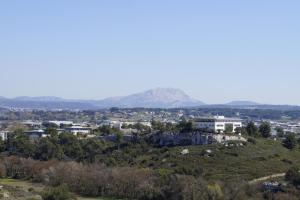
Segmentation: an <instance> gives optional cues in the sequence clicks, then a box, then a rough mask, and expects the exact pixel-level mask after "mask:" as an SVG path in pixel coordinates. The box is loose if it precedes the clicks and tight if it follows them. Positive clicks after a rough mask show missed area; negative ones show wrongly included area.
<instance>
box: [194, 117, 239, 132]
mask: <svg viewBox="0 0 300 200" xmlns="http://www.w3.org/2000/svg"><path fill="white" fill-rule="evenodd" d="M195 124H196V127H197V128H198V129H203V130H207V131H212V132H216V133H223V132H225V131H230V132H232V133H233V132H235V131H236V130H237V128H242V120H241V119H236V118H225V117H224V116H215V117H212V118H198V119H195Z"/></svg>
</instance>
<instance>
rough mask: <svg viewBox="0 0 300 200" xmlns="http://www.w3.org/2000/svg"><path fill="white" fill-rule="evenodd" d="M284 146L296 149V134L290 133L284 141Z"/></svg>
mask: <svg viewBox="0 0 300 200" xmlns="http://www.w3.org/2000/svg"><path fill="white" fill-rule="evenodd" d="M282 144H283V146H284V147H286V148H288V149H294V148H295V147H296V146H297V140H296V137H295V135H294V134H288V135H287V136H286V138H285V139H284V140H283V142H282Z"/></svg>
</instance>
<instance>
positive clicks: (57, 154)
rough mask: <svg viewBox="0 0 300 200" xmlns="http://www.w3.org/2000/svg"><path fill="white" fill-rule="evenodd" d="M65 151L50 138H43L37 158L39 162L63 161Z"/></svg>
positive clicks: (37, 151)
mask: <svg viewBox="0 0 300 200" xmlns="http://www.w3.org/2000/svg"><path fill="white" fill-rule="evenodd" d="M62 155H63V150H62V148H61V146H60V145H59V144H57V143H55V142H52V141H51V139H50V138H41V139H40V140H39V141H38V143H37V150H36V153H35V157H36V158H37V159H39V160H50V159H53V158H57V159H61V158H62Z"/></svg>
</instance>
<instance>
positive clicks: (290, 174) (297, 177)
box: [285, 167, 300, 186]
mask: <svg viewBox="0 0 300 200" xmlns="http://www.w3.org/2000/svg"><path fill="white" fill-rule="evenodd" d="M285 180H286V181H288V182H290V183H292V184H293V185H294V186H299V185H300V172H299V168H297V167H292V168H290V169H289V170H288V171H287V173H286V174H285Z"/></svg>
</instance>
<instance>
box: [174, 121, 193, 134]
mask: <svg viewBox="0 0 300 200" xmlns="http://www.w3.org/2000/svg"><path fill="white" fill-rule="evenodd" d="M177 128H178V130H179V131H180V133H189V132H192V131H193V130H194V124H193V122H192V121H186V120H182V121H180V122H179V124H178V125H177Z"/></svg>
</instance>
